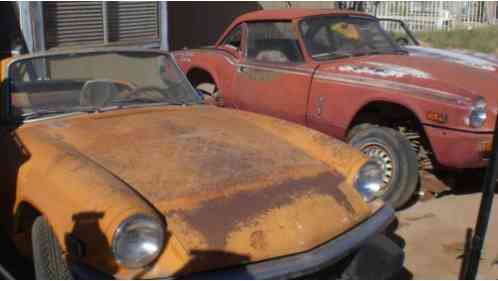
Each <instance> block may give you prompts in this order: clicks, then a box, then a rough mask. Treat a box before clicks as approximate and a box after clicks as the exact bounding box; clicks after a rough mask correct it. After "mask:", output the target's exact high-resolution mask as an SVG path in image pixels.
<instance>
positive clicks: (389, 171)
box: [360, 143, 394, 196]
mask: <svg viewBox="0 0 498 281" xmlns="http://www.w3.org/2000/svg"><path fill="white" fill-rule="evenodd" d="M360 151H361V152H363V153H364V154H366V155H367V156H368V157H369V158H370V159H372V160H374V161H375V162H377V163H378V164H379V165H380V166H381V167H382V170H383V171H384V173H383V175H382V179H383V181H384V184H383V185H382V187H381V189H380V191H379V192H378V196H381V195H383V194H384V193H386V191H387V190H388V189H389V186H390V184H391V182H392V179H393V175H394V160H393V157H392V155H391V153H390V152H389V150H388V149H387V148H386V147H385V146H383V145H381V144H379V143H367V144H364V145H362V146H361V147H360Z"/></svg>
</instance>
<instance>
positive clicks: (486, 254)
mask: <svg viewBox="0 0 498 281" xmlns="http://www.w3.org/2000/svg"><path fill="white" fill-rule="evenodd" d="M480 184H481V183H479V182H474V183H468V184H467V186H466V187H464V189H463V191H462V188H459V189H458V190H457V191H456V192H451V193H449V194H447V195H445V196H443V197H441V198H437V199H432V200H429V201H425V202H420V201H419V202H417V203H416V204H414V205H413V206H410V207H409V208H407V209H405V210H403V211H401V212H399V213H398V222H397V226H396V227H395V229H396V230H395V235H393V238H394V239H395V240H397V242H398V244H400V245H402V246H404V250H405V255H406V260H405V268H406V270H405V273H404V276H403V277H402V278H405V279H410V278H413V279H458V277H459V272H460V268H461V265H462V254H463V249H464V245H465V237H466V231H467V229H469V228H474V226H475V223H476V219H477V213H478V210H479V204H480V200H481V193H480V192H479V190H480ZM495 194H496V193H495ZM497 237H498V194H496V195H495V204H494V208H493V211H492V216H491V219H490V224H489V228H488V233H487V236H486V241H485V245H484V251H483V255H482V260H481V266H480V269H479V275H478V278H479V279H498V239H497Z"/></svg>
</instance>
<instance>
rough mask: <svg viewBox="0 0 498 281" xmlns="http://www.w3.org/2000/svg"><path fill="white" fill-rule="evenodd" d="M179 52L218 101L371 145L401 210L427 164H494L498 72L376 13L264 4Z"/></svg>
mask: <svg viewBox="0 0 498 281" xmlns="http://www.w3.org/2000/svg"><path fill="white" fill-rule="evenodd" d="M174 54H175V57H176V59H177V61H178V64H179V65H180V67H181V68H182V70H183V71H184V72H185V73H186V75H187V76H188V78H189V80H190V81H191V82H192V84H193V85H194V86H195V87H196V88H198V89H201V90H203V91H204V92H206V93H207V94H209V95H211V96H212V97H213V98H214V100H215V102H216V103H218V104H219V105H222V106H225V107H231V108H237V109H241V110H246V111H252V112H256V113H260V114H265V115H270V116H274V117H278V118H282V119H285V120H288V121H292V122H295V123H298V124H301V125H305V126H307V127H310V128H313V129H316V130H319V131H321V132H323V133H326V134H328V135H330V136H334V137H336V138H339V139H341V140H343V141H347V142H349V143H351V144H352V145H353V146H355V147H356V148H358V149H360V150H361V151H362V152H364V153H365V154H367V155H369V156H370V157H371V158H372V159H374V160H375V161H377V162H378V163H379V164H381V165H382V167H383V169H384V185H383V186H382V190H381V192H380V193H382V194H383V196H382V197H383V199H384V200H386V201H388V202H390V203H391V204H392V205H393V206H394V207H396V208H400V207H402V206H404V205H405V204H406V203H407V202H408V201H409V200H410V199H411V198H412V196H413V194H416V193H417V189H418V187H419V184H420V181H419V179H420V174H423V175H428V176H431V174H432V173H433V172H434V171H438V170H439V171H440V170H459V169H467V168H480V167H484V166H486V164H487V163H488V160H489V152H490V147H491V139H492V132H493V128H494V120H495V118H494V117H493V116H495V115H496V103H497V95H496V89H497V88H498V80H497V79H496V75H495V74H494V73H493V72H491V71H486V70H484V69H479V68H476V67H471V66H469V65H466V64H462V63H455V62H452V61H448V60H441V59H435V58H431V57H427V56H426V57H421V56H410V54H409V53H408V51H407V50H405V49H404V48H402V47H400V46H399V45H398V44H397V43H396V42H395V41H394V40H393V39H392V37H390V36H389V34H387V33H386V32H385V30H384V29H383V28H382V26H381V25H380V24H379V20H378V19H377V18H375V17H373V16H371V15H368V14H365V13H360V12H353V11H334V10H327V9H318V10H316V9H297V8H296V9H282V10H262V11H256V12H251V13H247V14H245V15H242V16H240V17H239V18H237V19H235V20H234V21H233V23H232V24H231V25H230V26H229V27H228V28H227V29H226V31H225V32H224V34H222V35H221V37H220V38H219V40H218V41H217V42H216V44H215V45H214V46H208V47H205V48H200V49H185V50H179V51H176V52H175V53H174Z"/></svg>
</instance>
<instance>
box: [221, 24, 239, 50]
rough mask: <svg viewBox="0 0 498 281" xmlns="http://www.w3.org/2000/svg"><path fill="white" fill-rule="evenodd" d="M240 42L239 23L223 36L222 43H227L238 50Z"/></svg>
mask: <svg viewBox="0 0 498 281" xmlns="http://www.w3.org/2000/svg"><path fill="white" fill-rule="evenodd" d="M241 42H242V26H241V25H240V24H239V25H238V26H237V27H235V28H234V29H233V30H232V31H231V32H230V33H229V34H228V35H227V37H225V40H223V43H222V45H229V46H232V47H234V48H236V49H237V50H240V46H241Z"/></svg>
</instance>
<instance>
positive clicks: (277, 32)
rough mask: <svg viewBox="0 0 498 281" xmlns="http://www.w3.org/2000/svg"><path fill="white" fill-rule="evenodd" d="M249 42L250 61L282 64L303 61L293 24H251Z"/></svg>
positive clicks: (248, 54)
mask: <svg viewBox="0 0 498 281" xmlns="http://www.w3.org/2000/svg"><path fill="white" fill-rule="evenodd" d="M247 40H248V41H247V57H248V58H249V59H253V60H257V61H266V62H280V63H286V62H293V63H298V62H302V61H303V55H302V53H301V50H300V49H299V43H298V37H297V36H296V34H295V33H294V32H293V30H292V23H291V22H256V23H249V24H248V39H247Z"/></svg>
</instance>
